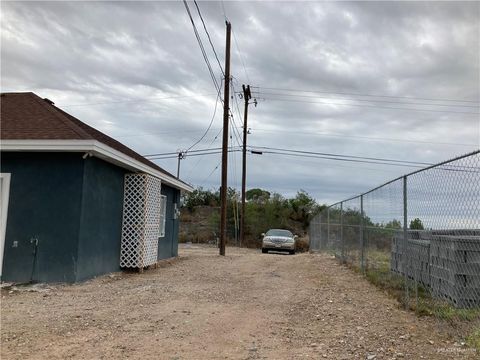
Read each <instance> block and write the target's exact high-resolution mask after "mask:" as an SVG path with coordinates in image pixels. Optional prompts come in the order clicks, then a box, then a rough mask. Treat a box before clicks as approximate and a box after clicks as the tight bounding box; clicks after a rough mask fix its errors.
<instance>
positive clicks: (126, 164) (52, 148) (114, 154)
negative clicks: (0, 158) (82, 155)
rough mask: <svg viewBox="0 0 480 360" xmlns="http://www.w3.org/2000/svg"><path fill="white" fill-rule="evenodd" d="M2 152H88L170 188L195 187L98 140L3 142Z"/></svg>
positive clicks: (1, 143) (0, 144)
mask: <svg viewBox="0 0 480 360" xmlns="http://www.w3.org/2000/svg"><path fill="white" fill-rule="evenodd" d="M0 150H1V151H32V152H43V151H44V152H88V153H90V154H91V155H92V156H96V157H98V158H100V159H103V160H105V161H108V162H110V163H112V164H115V165H117V166H121V167H123V168H126V169H128V170H132V171H141V172H144V173H147V174H150V175H152V176H155V177H157V178H159V179H160V180H162V181H163V182H164V183H166V184H167V185H169V186H172V187H175V188H177V189H179V190H182V191H186V192H191V191H193V187H192V186H190V185H188V184H185V183H184V182H183V181H180V180H179V179H177V178H175V177H171V176H168V175H166V174H164V173H162V172H160V171H158V170H156V169H154V168H152V167H150V166H148V165H146V164H144V163H142V162H140V161H138V160H136V159H134V158H132V157H131V156H128V155H125V154H124V153H122V152H120V151H118V150H115V149H113V148H112V147H110V146H108V145H105V144H103V143H101V142H99V141H97V140H21V139H19V140H1V141H0Z"/></svg>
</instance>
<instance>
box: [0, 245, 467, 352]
mask: <svg viewBox="0 0 480 360" xmlns="http://www.w3.org/2000/svg"><path fill="white" fill-rule="evenodd" d="M1 300H2V303H1V308H2V313H1V320H2V322H1V338H2V345H1V358H2V359H4V360H6V359H47V358H48V359H68V358H74V359H306V358H314V359H370V360H372V359H397V358H407V359H422V358H423V359H452V358H456V359H463V358H465V359H470V358H471V359H473V358H475V355H476V354H475V353H474V352H473V350H471V349H468V348H465V347H463V346H460V344H458V343H456V342H455V339H450V338H448V337H447V336H446V335H445V334H443V333H442V332H440V331H439V330H438V329H437V328H438V323H435V321H433V320H431V319H428V318H422V319H418V318H416V317H415V315H414V314H412V313H408V312H405V311H403V310H402V309H400V308H399V306H398V303H397V302H396V301H395V300H393V299H391V298H389V297H388V296H387V295H385V294H384V293H382V292H381V291H380V290H378V289H377V288H375V287H374V286H372V285H371V284H369V283H368V282H367V281H366V280H365V279H363V278H362V277H361V276H360V275H357V274H355V273H354V272H352V271H350V270H348V269H346V268H344V267H342V266H340V265H338V264H337V263H336V262H335V260H334V259H332V258H331V257H329V256H327V255H315V254H298V255H295V256H288V255H280V254H261V253H260V251H254V250H248V249H236V248H227V256H225V257H219V256H218V255H217V250H216V249H214V248H211V247H199V246H190V247H186V246H182V247H181V248H180V257H179V258H177V259H174V260H169V261H165V262H163V263H162V264H161V265H160V266H159V268H157V269H150V270H147V271H145V272H144V273H143V274H138V273H115V274H111V275H107V276H103V277H101V278H97V279H94V280H91V281H88V282H85V283H82V284H76V285H57V286H49V287H45V286H38V285H37V286H33V287H32V286H30V287H22V288H19V289H17V290H15V289H14V288H13V289H12V288H10V289H8V288H6V289H2V299H1Z"/></svg>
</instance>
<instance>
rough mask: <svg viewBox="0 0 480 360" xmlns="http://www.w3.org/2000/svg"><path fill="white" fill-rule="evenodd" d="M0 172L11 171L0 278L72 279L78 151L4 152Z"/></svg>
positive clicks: (79, 180)
mask: <svg viewBox="0 0 480 360" xmlns="http://www.w3.org/2000/svg"><path fill="white" fill-rule="evenodd" d="M1 172H5V173H11V179H10V196H9V206H8V213H7V214H8V217H7V228H6V234H5V252H4V256H3V271H2V280H3V281H15V282H28V281H30V280H31V278H32V274H33V281H38V282H73V281H75V267H76V262H77V240H78V232H79V225H80V221H79V219H80V213H81V194H82V179H83V159H82V154H69V153H64V154H60V153H8V152H7V153H2V154H1ZM34 237H36V238H37V239H38V248H37V256H36V261H35V267H34V268H33V266H34V265H33V264H34V256H33V253H34V245H33V244H32V243H31V239H32V238H34ZM15 242H16V244H17V246H16V247H15Z"/></svg>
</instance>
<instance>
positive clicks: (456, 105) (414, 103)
mask: <svg viewBox="0 0 480 360" xmlns="http://www.w3.org/2000/svg"><path fill="white" fill-rule="evenodd" d="M253 93H256V94H258V95H271V96H292V97H301V98H313V99H324V100H332V98H331V97H321V96H311V95H297V94H281V93H271V92H258V91H254V92H253ZM333 100H346V101H365V102H373V103H387V104H401V105H420V106H446V107H467V108H476V109H478V108H480V105H465V104H434V103H419V102H404V101H390V100H378V99H375V100H370V99H355V98H346V99H345V98H337V99H335V98H333Z"/></svg>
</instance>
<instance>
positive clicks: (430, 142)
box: [251, 128, 477, 146]
mask: <svg viewBox="0 0 480 360" xmlns="http://www.w3.org/2000/svg"><path fill="white" fill-rule="evenodd" d="M251 129H252V130H254V131H264V132H271V133H278V132H280V133H282V132H283V133H289V134H292V133H296V134H306V135H315V136H327V137H340V138H353V139H362V140H369V141H370V140H375V141H395V142H405V143H418V144H434V145H455V146H477V145H476V144H460V143H448V142H435V141H422V140H406V139H396V138H384V137H382V138H379V137H371V136H360V135H344V134H331V133H322V132H316V131H314V130H312V131H308V132H307V131H292V130H280V129H275V130H272V129H260V128H251Z"/></svg>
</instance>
